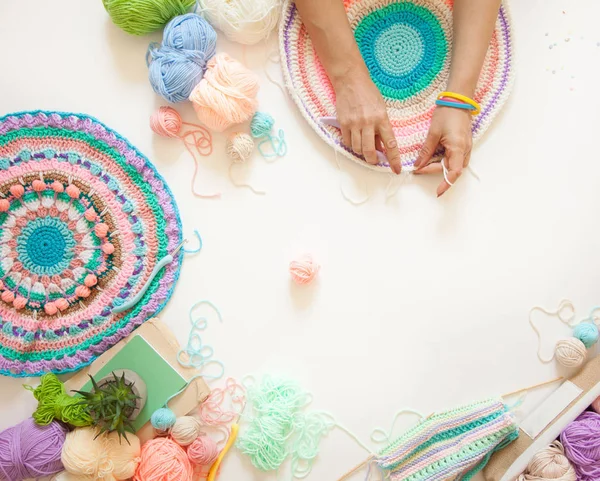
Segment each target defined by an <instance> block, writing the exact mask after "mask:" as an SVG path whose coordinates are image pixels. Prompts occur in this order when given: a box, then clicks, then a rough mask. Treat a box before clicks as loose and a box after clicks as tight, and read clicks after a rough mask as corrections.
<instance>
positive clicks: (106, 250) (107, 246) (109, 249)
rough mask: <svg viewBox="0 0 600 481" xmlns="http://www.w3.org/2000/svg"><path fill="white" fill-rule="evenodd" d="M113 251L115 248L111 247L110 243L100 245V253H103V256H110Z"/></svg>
mask: <svg viewBox="0 0 600 481" xmlns="http://www.w3.org/2000/svg"><path fill="white" fill-rule="evenodd" d="M114 251H115V246H114V245H112V244H111V243H110V242H107V243H106V244H102V252H104V253H105V254H108V255H110V254H112V253H113V252H114Z"/></svg>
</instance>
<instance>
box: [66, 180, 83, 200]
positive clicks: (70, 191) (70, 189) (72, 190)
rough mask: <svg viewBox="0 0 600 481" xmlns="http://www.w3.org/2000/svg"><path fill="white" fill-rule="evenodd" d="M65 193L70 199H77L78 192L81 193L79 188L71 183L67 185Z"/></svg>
mask: <svg viewBox="0 0 600 481" xmlns="http://www.w3.org/2000/svg"><path fill="white" fill-rule="evenodd" d="M66 191H67V195H68V196H69V197H71V198H72V199H78V198H79V194H81V191H80V190H79V188H78V187H77V186H75V185H73V184H69V185H68V186H67V189H66Z"/></svg>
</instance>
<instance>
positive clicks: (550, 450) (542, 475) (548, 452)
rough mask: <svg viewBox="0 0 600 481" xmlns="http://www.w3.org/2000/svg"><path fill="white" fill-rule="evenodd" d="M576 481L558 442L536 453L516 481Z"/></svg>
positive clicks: (562, 448)
mask: <svg viewBox="0 0 600 481" xmlns="http://www.w3.org/2000/svg"><path fill="white" fill-rule="evenodd" d="M550 480H553V481H554V480H555V481H576V480H577V474H576V473H575V468H574V467H573V465H572V464H571V463H570V461H569V460H568V459H567V457H566V456H565V449H564V447H563V445H562V444H561V442H560V441H554V442H553V443H552V444H550V445H549V446H548V447H547V448H545V449H542V450H541V451H538V452H537V453H536V454H535V455H534V456H533V458H532V459H531V461H529V464H528V465H527V469H526V470H525V472H524V473H523V474H521V476H519V479H518V481H550Z"/></svg>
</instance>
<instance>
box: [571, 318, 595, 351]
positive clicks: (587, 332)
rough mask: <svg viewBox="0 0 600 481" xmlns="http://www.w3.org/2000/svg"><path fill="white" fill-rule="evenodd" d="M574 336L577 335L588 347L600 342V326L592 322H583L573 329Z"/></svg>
mask: <svg viewBox="0 0 600 481" xmlns="http://www.w3.org/2000/svg"><path fill="white" fill-rule="evenodd" d="M573 337H576V338H577V339H579V340H580V341H581V342H583V345H584V346H585V347H587V348H588V349H589V348H590V347H592V346H593V345H594V344H596V342H598V327H597V326H596V324H594V323H592V322H582V323H580V324H577V325H576V326H575V329H573Z"/></svg>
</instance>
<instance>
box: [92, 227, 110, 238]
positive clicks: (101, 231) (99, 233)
mask: <svg viewBox="0 0 600 481" xmlns="http://www.w3.org/2000/svg"><path fill="white" fill-rule="evenodd" d="M94 232H95V233H96V235H97V236H98V237H100V238H104V237H106V234H108V226H107V225H106V224H97V225H96V227H94Z"/></svg>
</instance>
